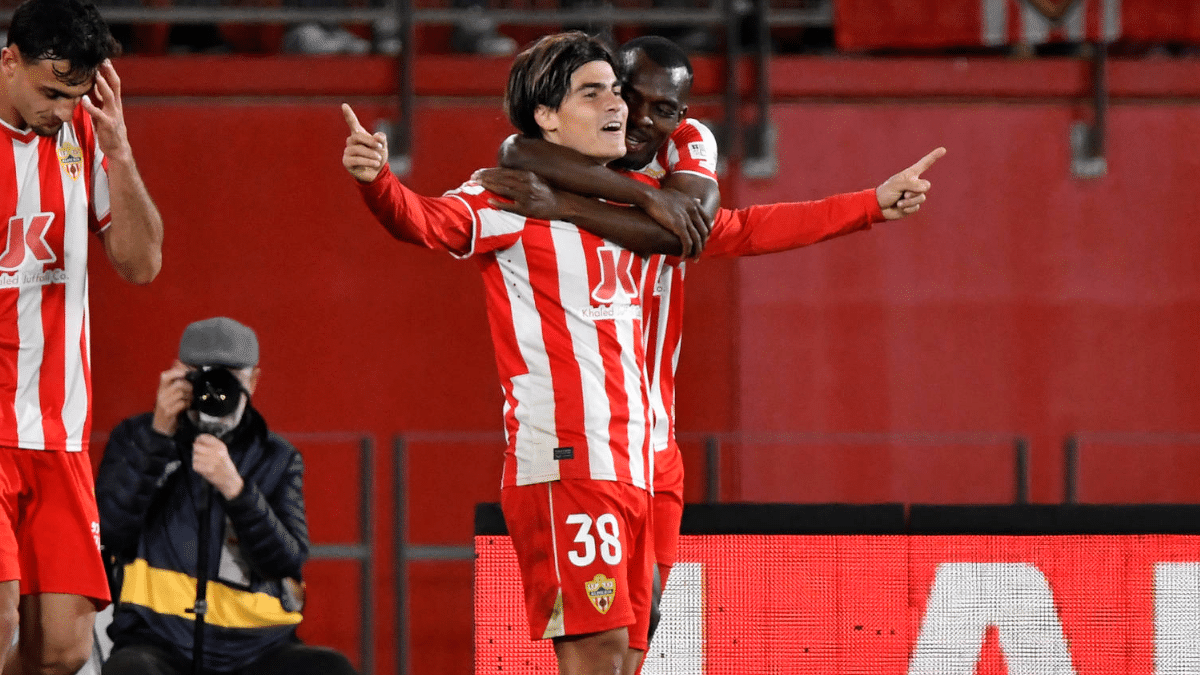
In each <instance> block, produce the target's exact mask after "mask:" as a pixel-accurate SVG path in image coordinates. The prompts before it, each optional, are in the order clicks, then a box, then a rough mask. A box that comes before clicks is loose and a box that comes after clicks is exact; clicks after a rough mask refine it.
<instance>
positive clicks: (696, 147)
mask: <svg viewBox="0 0 1200 675" xmlns="http://www.w3.org/2000/svg"><path fill="white" fill-rule="evenodd" d="M688 154H690V155H691V156H692V157H695V158H696V159H708V148H707V147H705V145H704V144H703V143H699V142H696V143H688Z"/></svg>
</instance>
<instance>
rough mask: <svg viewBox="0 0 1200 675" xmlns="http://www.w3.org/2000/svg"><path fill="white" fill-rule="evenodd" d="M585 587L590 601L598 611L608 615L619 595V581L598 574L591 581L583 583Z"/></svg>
mask: <svg viewBox="0 0 1200 675" xmlns="http://www.w3.org/2000/svg"><path fill="white" fill-rule="evenodd" d="M583 587H584V589H585V590H587V594H588V600H591V601H592V606H593V607H595V608H596V611H597V612H600V613H601V614H608V610H610V609H612V604H613V598H614V597H616V595H617V580H616V579H610V578H609V577H606V576H604V575H603V574H597V575H596V578H594V579H592V580H591V581H585V582H583Z"/></svg>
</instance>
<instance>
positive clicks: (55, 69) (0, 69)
mask: <svg viewBox="0 0 1200 675" xmlns="http://www.w3.org/2000/svg"><path fill="white" fill-rule="evenodd" d="M69 70H70V68H69V67H68V64H67V63H65V62H63V61H60V60H56V59H36V60H35V59H26V58H24V57H23V56H22V55H21V51H20V49H19V48H18V47H17V46H15V45H10V46H8V47H5V48H4V49H3V51H0V77H2V78H3V87H4V88H3V91H0V104H2V107H0V116H2V117H3V119H4V121H5V122H8V123H9V124H10V125H12V126H13V127H16V128H18V129H24V128H26V127H29V128H32V129H33V130H34V132H36V133H37V134H38V135H39V136H53V135H55V134H57V133H58V130H59V129H60V128H61V127H62V125H63V124H64V123H66V122H69V121H70V120H71V116H72V115H73V114H74V113H75V107H76V106H78V105H79V101H80V100H81V99H82V98H83V95H84V94H86V93H88V92H89V91H91V90H92V84H93V82H94V81H95V74H91V75H89V76H88V77H86V78H85V79H83V80H82V81H80V82H67V81H64V80H63V79H61V78H60V76H59V73H63V72H68V71H69Z"/></svg>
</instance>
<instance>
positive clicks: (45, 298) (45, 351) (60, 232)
mask: <svg viewBox="0 0 1200 675" xmlns="http://www.w3.org/2000/svg"><path fill="white" fill-rule="evenodd" d="M38 173H39V180H38V184H39V187H40V189H41V191H42V207H41V211H42V212H43V213H53V214H54V220H53V221H51V223H50V229H49V230H47V232H46V243H47V244H48V245H49V247H50V250H51V251H53V252H54V254H55V256H56V260H55V261H54V262H52V263H46V264H44V265H42V266H41V267H40V268H39V267H37V266H34V267H31V268H27V269H29V270H30V271H31V272H35V273H36V272H43V271H53V270H63V269H65V268H66V253H65V251H64V250H63V238H64V235H65V234H66V223H65V221H66V219H67V215H66V204H65V202H64V199H63V183H62V180H63V179H62V171H61V169H60V168H59V161H58V146H57V143H56V140H55V139H54V138H46V137H43V138H40V139H38ZM77 180H78V179H77ZM26 255H29V252H28V251H27V252H26ZM75 281H77V282H78V281H80V280H75ZM66 291H67V288H66V284H56V283H47V284H44V285H43V286H42V337H43V340H44V345H43V347H42V367H41V371H40V374H39V378H38V394H39V398H40V399H41V407H42V433H43V434H44V435H45V441H46V449H47V450H62V449H64V448H65V447H66V442H67V430H66V427H65V426H63V419H62V407H63V402H64V401H65V400H66V380H67V375H66V367H65V363H66V350H67V345H66V313H67V310H66Z"/></svg>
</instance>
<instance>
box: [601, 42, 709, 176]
mask: <svg viewBox="0 0 1200 675" xmlns="http://www.w3.org/2000/svg"><path fill="white" fill-rule="evenodd" d="M624 66H625V72H626V73H627V79H626V81H625V83H624V90H623V92H622V94H623V95H624V97H625V100H626V101H627V103H628V105H629V122H628V128H629V129H628V131H627V132H626V134H625V145H626V148H627V153H626V155H625V157H623V158H622V159H621V160H619V161H618V162H616V166H617V167H618V168H624V169H640V168H642V167H644V166H646V165H647V164H649V163H650V162H651V161H653V160H654V155H655V154H657V153H658V150H659V148H661V147H662V146H663V144H664V143H666V142H667V139H668V138H670V137H671V134H672V133H674V132H675V128H676V127H678V126H679V123H680V122H682V121H683V118H684V117H685V116H686V115H687V109H688V107H687V99H688V95H689V94H690V93H691V89H692V78H691V76H689V75H688V72H687V69H685V68H682V67H677V68H666V67H663V66H660V65H659V64H657V63H655V62H654V61H652V60H651V59H650V58H649V57H648V56H646V53H645V52H643V51H641V50H640V49H639V50H634V51H632V52H630V53H629V54H627V55H626V57H625V60H624Z"/></svg>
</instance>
